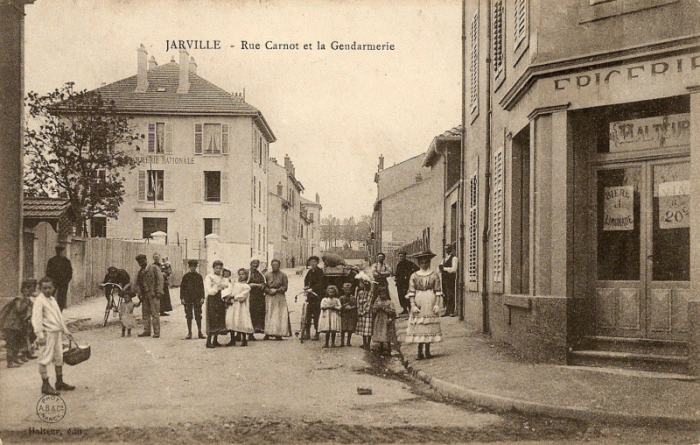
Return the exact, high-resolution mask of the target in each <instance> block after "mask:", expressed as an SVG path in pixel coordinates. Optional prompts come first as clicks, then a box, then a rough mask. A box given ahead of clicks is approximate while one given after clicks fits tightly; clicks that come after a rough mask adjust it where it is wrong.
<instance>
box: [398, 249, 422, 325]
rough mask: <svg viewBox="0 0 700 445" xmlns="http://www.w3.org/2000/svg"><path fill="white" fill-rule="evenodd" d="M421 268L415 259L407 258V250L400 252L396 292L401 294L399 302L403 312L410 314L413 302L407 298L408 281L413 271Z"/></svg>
mask: <svg viewBox="0 0 700 445" xmlns="http://www.w3.org/2000/svg"><path fill="white" fill-rule="evenodd" d="M418 269H420V267H418V266H417V265H416V263H414V262H413V261H410V260H407V259H406V252H404V251H403V250H402V251H401V252H399V262H398V263H397V264H396V275H395V279H394V280H395V281H396V292H397V293H398V296H399V303H400V304H401V308H402V309H403V312H401V313H402V314H408V310H409V308H410V307H411V303H410V302H409V301H408V298H406V293H408V282H409V280H410V279H411V275H413V272H415V271H417V270H418Z"/></svg>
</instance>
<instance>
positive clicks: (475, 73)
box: [469, 13, 479, 114]
mask: <svg viewBox="0 0 700 445" xmlns="http://www.w3.org/2000/svg"><path fill="white" fill-rule="evenodd" d="M470 37H471V59H470V64H469V78H470V79H471V88H470V90H469V93H470V94H469V108H470V112H471V114H476V113H477V112H478V111H479V14H478V13H477V14H474V18H473V19H472V23H471V32H470Z"/></svg>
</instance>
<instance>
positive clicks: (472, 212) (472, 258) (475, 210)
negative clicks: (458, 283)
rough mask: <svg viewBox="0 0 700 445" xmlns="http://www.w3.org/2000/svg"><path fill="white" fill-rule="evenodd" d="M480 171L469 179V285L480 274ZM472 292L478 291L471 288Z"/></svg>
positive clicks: (475, 280) (474, 281)
mask: <svg viewBox="0 0 700 445" xmlns="http://www.w3.org/2000/svg"><path fill="white" fill-rule="evenodd" d="M477 174H478V170H477V171H475V172H474V173H472V175H471V176H470V177H469V257H468V275H469V283H474V284H476V283H477V280H478V277H479V274H478V263H479V261H478V256H477V255H478V253H479V252H478V250H479V249H478V247H479V236H478V228H479V220H478V216H479V195H478V192H479V189H478V186H479V177H478V176H477ZM470 290H477V289H476V288H471V289H470Z"/></svg>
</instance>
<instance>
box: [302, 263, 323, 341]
mask: <svg viewBox="0 0 700 445" xmlns="http://www.w3.org/2000/svg"><path fill="white" fill-rule="evenodd" d="M306 263H307V265H308V266H309V267H310V269H309V271H308V272H306V276H305V277H304V290H310V291H311V292H309V293H307V294H306V302H307V306H306V332H302V333H301V338H302V339H305V338H310V337H311V323H312V322H313V324H314V329H315V330H316V335H315V336H314V340H318V320H319V317H320V316H321V300H322V299H323V298H324V297H325V293H326V276H325V274H324V273H323V269H321V268H320V267H318V263H319V258H318V257H317V256H316V255H312V256H310V257H309V260H308V261H307V262H306ZM312 292H313V293H312Z"/></svg>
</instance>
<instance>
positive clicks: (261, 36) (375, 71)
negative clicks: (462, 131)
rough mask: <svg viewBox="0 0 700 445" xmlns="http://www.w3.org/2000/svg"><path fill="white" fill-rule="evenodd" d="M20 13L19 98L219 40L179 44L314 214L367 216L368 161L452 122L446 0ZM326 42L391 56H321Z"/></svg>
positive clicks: (54, 0)
mask: <svg viewBox="0 0 700 445" xmlns="http://www.w3.org/2000/svg"><path fill="white" fill-rule="evenodd" d="M25 11H26V17H25V33H26V34H25V35H26V38H25V90H26V91H27V92H29V91H36V92H38V93H46V92H49V91H52V90H54V89H55V88H58V87H60V86H61V85H63V84H64V83H65V82H69V81H70V82H75V84H76V88H77V89H93V88H96V87H99V86H100V85H101V84H102V83H111V82H115V81H117V80H121V79H124V78H126V77H129V76H133V75H134V74H136V66H137V51H136V50H137V48H138V47H139V45H141V44H143V45H144V46H145V47H146V50H147V51H148V57H149V58H150V56H151V55H153V56H155V58H156V60H157V61H158V63H159V64H163V63H167V62H168V61H170V59H171V58H172V57H175V60H176V61H179V56H178V53H177V51H175V50H168V51H166V49H167V41H172V40H202V41H204V42H206V41H207V40H208V41H209V42H210V45H213V42H214V41H215V40H218V41H219V42H220V46H221V48H220V49H191V50H189V54H190V56H192V57H194V58H195V60H196V62H197V74H198V75H200V76H201V77H203V78H204V79H206V80H208V81H210V82H212V83H213V84H215V85H217V86H219V87H221V88H223V89H225V90H227V91H229V92H243V91H244V90H245V98H246V102H248V103H249V104H251V105H253V106H254V107H256V108H257V109H259V110H260V111H261V112H262V113H263V115H264V116H265V119H266V120H267V122H268V123H269V125H270V127H271V128H272V131H273V132H274V134H275V136H276V138H277V141H276V142H275V143H273V144H271V146H270V156H272V157H276V158H277V159H278V160H279V161H280V162H281V161H282V159H283V158H284V156H285V154H288V155H289V156H290V157H291V159H292V162H294V166H295V168H296V176H297V179H299V180H300V181H301V183H302V184H303V185H304V188H305V191H304V193H303V195H302V196H304V197H305V198H307V199H311V200H313V199H314V197H315V194H316V193H318V194H319V195H320V198H321V204H322V206H323V212H322V217H325V216H328V215H333V216H335V217H338V218H341V219H342V218H348V217H350V216H354V217H355V218H359V217H360V216H361V215H366V214H371V213H372V207H373V203H374V201H375V199H376V194H377V188H376V184H375V183H374V174H375V173H376V171H377V164H378V159H379V156H380V155H384V158H385V167H389V166H391V165H393V164H396V163H399V162H401V161H403V160H406V159H408V158H411V157H413V156H416V155H418V154H420V153H423V152H425V151H426V150H427V149H428V147H429V145H430V143H431V141H432V140H433V138H434V137H435V136H437V135H439V134H441V133H443V132H444V131H446V130H448V129H450V128H452V127H455V126H457V125H459V124H460V121H461V103H460V102H461V101H460V99H461V95H462V88H461V79H462V72H461V27H462V21H461V2H459V1H457V0H422V1H418V0H401V1H400V2H399V1H388V0H379V1H373V2H372V1H368V0H367V1H340V0H304V1H301V0H296V1H295V0H292V1H286V2H282V1H265V0H259V1H247V0H235V1H234V0H198V1H196V2H194V1H187V0H36V2H35V3H34V4H31V5H27V7H26V8H25ZM242 41H246V42H249V43H259V44H260V46H261V49H242V48H241V46H242ZM268 41H270V42H272V43H279V44H281V43H288V44H294V43H298V44H299V49H298V50H274V49H265V44H266V42H268ZM333 41H338V42H340V43H347V44H352V43H353V42H357V43H373V44H376V43H382V44H393V45H394V48H395V49H394V50H393V51H392V50H384V51H341V50H333V49H331V42H333ZM319 42H320V43H322V44H325V47H326V49H325V50H319V49H318V44H319ZM305 44H309V45H310V47H311V48H313V49H309V50H305V49H304V45H305Z"/></svg>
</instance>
